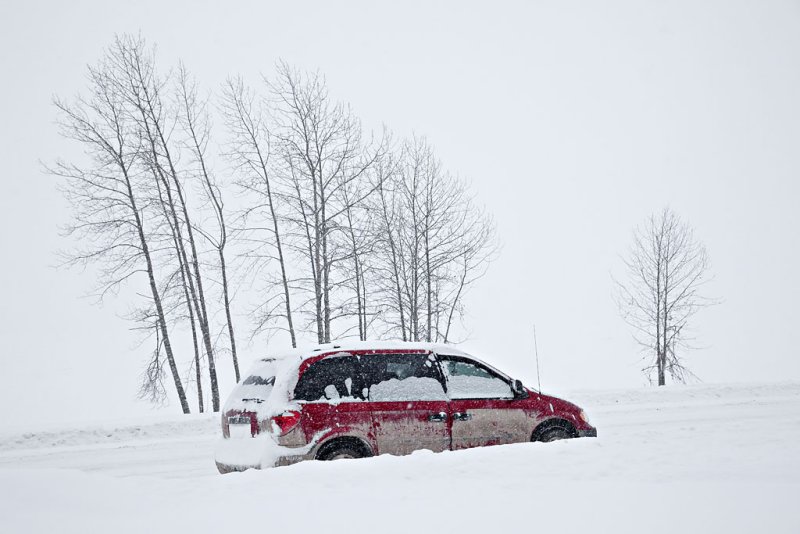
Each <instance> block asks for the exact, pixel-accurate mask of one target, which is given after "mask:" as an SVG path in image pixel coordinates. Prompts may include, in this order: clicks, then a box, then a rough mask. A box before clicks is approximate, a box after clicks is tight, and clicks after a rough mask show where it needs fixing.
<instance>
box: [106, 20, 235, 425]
mask: <svg viewBox="0 0 800 534" xmlns="http://www.w3.org/2000/svg"><path fill="white" fill-rule="evenodd" d="M109 58H110V59H111V62H112V64H113V68H112V70H111V72H112V73H113V76H112V79H113V80H114V82H115V83H116V85H117V87H118V90H119V91H120V93H121V94H122V95H123V96H124V97H125V98H126V100H127V103H128V106H129V107H130V109H131V112H130V115H131V117H132V118H133V120H134V121H135V122H136V125H137V127H138V131H139V135H141V137H142V138H143V140H144V143H143V145H144V149H145V152H144V154H145V157H146V159H147V165H148V166H149V168H150V170H151V173H152V176H153V179H154V181H155V182H158V184H159V185H158V187H161V188H162V191H163V194H164V199H165V200H166V202H165V206H166V208H167V213H168V217H169V218H171V225H172V229H173V231H174V232H175V234H176V239H175V243H176V246H177V249H178V253H179V255H180V256H181V261H182V262H183V264H184V266H185V268H186V269H187V271H186V274H187V276H186V281H187V282H188V286H189V287H188V290H189V294H190V296H191V300H192V303H193V305H194V308H195V309H194V313H195V316H196V317H197V321H198V324H199V326H200V332H201V338H202V340H203V345H204V348H205V352H206V362H207V365H208V372H209V380H210V385H211V404H212V409H213V411H215V412H216V411H219V404H220V401H219V385H218V382H217V372H216V363H215V355H214V348H213V344H212V342H211V328H210V326H209V314H208V308H207V305H206V297H205V290H204V286H203V276H202V272H201V268H200V265H201V262H200V258H199V253H198V247H197V241H196V240H195V237H194V226H193V224H192V218H191V217H190V214H189V208H188V204H187V196H186V193H185V191H184V187H183V184H182V183H181V179H180V176H179V172H178V168H177V166H178V161H177V156H176V154H174V150H175V147H174V144H173V142H172V141H171V139H170V133H171V125H172V124H174V122H175V121H176V120H177V119H176V113H175V112H174V111H173V110H171V109H169V106H168V105H165V101H164V99H163V97H162V93H163V91H164V88H165V87H166V85H167V80H165V79H163V78H161V77H160V76H159V74H158V72H157V71H156V66H155V57H154V52H153V51H152V50H151V49H148V48H147V46H146V44H145V42H144V41H143V40H142V39H141V38H136V37H132V36H127V35H123V36H119V37H117V38H116V40H115V43H114V46H113V47H112V48H111V50H110V53H109ZM154 185H155V184H154Z"/></svg>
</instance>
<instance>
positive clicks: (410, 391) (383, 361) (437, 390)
mask: <svg viewBox="0 0 800 534" xmlns="http://www.w3.org/2000/svg"><path fill="white" fill-rule="evenodd" d="M361 366H362V370H363V372H364V380H365V386H366V388H367V389H368V394H369V400H370V401H373V402H391V401H434V400H437V401H438V400H446V399H447V395H446V394H445V391H444V381H443V377H442V375H441V371H440V370H439V367H438V365H437V364H436V359H435V358H434V356H433V355H429V354H371V355H367V356H363V357H362V358H361Z"/></svg>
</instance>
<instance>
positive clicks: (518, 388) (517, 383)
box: [511, 380, 528, 399]
mask: <svg viewBox="0 0 800 534" xmlns="http://www.w3.org/2000/svg"><path fill="white" fill-rule="evenodd" d="M511 391H513V392H514V398H515V399H527V398H528V390H526V389H525V386H523V385H522V380H514V381H513V382H511Z"/></svg>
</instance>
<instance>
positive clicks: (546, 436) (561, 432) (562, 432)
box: [536, 426, 572, 443]
mask: <svg viewBox="0 0 800 534" xmlns="http://www.w3.org/2000/svg"><path fill="white" fill-rule="evenodd" d="M571 437H572V435H571V434H570V433H569V432H568V431H567V430H566V429H564V428H561V427H560V426H554V427H552V428H548V429H547V430H545V431H544V432H542V434H541V435H540V436H539V439H537V440H536V441H543V442H545V443H548V442H550V441H558V440H560V439H569V438H571Z"/></svg>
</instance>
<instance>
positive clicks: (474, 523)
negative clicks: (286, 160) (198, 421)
mask: <svg viewBox="0 0 800 534" xmlns="http://www.w3.org/2000/svg"><path fill="white" fill-rule="evenodd" d="M546 392H547V393H550V392H548V391H546ZM566 397H567V398H569V399H570V400H575V401H576V402H578V403H579V404H581V405H582V407H584V408H585V409H586V411H587V412H588V413H589V416H590V418H591V419H592V420H593V422H594V423H595V424H596V425H597V426H598V428H599V431H600V437H599V438H597V439H580V440H570V441H563V442H555V443H548V444H543V443H525V444H516V445H506V446H499V447H486V448H482V449H472V450H467V451H459V452H445V453H441V454H433V453H429V452H419V453H415V454H413V455H411V456H407V457H392V456H381V457H378V458H370V459H365V460H354V461H340V462H305V463H301V464H298V465H295V466H290V467H281V468H276V469H269V470H264V471H247V472H244V473H235V474H230V475H225V476H222V475H217V474H216V469H215V467H214V465H213V461H212V454H213V449H214V443H215V441H216V440H217V439H218V437H219V430H218V429H216V428H214V429H213V432H212V433H210V434H209V435H207V436H198V435H197V434H195V432H196V430H197V429H196V428H195V427H193V426H192V425H191V424H187V426H186V427H173V428H174V430H175V432H177V434H176V435H173V436H171V437H167V436H165V435H164V434H163V430H164V427H163V426H158V427H157V428H159V431H158V432H159V433H160V434H159V435H161V436H162V437H161V438H160V441H159V440H158V439H155V435H156V433H155V432H154V431H151V430H146V432H147V436H148V437H146V438H142V437H139V436H136V435H135V434H134V433H129V434H128V436H129V439H128V441H120V442H114V443H113V444H108V443H100V444H98V445H95V446H92V445H88V444H87V445H85V446H84V447H83V448H81V449H78V448H70V447H63V446H52V447H50V448H49V449H47V454H38V452H40V451H39V450H38V449H37V450H33V451H27V450H22V449H14V450H6V451H5V452H3V453H2V454H0V494H1V495H2V496H3V498H2V499H0V531H2V532H14V533H18V532H21V533H28V532H30V533H40V532H41V533H44V532H60V533H72V532H75V533H78V532H80V533H84V532H114V533H117V534H118V533H128V532H137V533H139V532H154V533H161V532H164V533H167V532H169V533H170V534H174V532H193V533H195V534H204V533H219V532H250V531H255V530H270V531H276V532H280V531H281V530H283V529H285V530H286V531H292V532H294V531H297V530H298V529H300V530H303V531H306V530H307V531H309V532H318V531H322V532H325V531H328V530H330V529H334V528H339V526H341V525H342V524H344V525H345V526H346V528H349V529H352V530H364V531H373V532H381V533H394V532H398V533H400V532H403V533H405V532H426V533H427V532H435V533H449V532H458V533H459V534H466V533H472V532H475V533H486V532H494V531H497V530H501V529H502V530H506V529H524V530H531V531H534V532H535V531H556V532H586V531H587V530H588V531H596V532H614V533H615V534H616V533H619V534H625V533H637V534H638V533H641V532H648V533H662V532H663V533H670V534H674V533H676V532H680V533H681V534H684V533H695V532H696V533H708V532H726V534H733V533H740V532H741V533H745V532H748V533H749V532H771V533H797V532H800V514H798V513H797V512H796V500H797V498H796V496H797V495H798V494H800V455H798V454H797V443H798V441H799V440H800V384H798V383H787V384H777V385H758V386H746V385H738V386H737V385H732V386H705V385H704V386H691V387H680V388H676V387H669V388H662V389H640V390H619V391H605V392H604V391H600V392H577V393H576V394H575V395H574V396H573V395H566ZM125 428H128V427H125ZM73 430H74V432H76V433H78V434H80V432H81V431H80V430H79V429H73ZM184 432H185V433H184ZM34 441H35V440H34ZM21 467H22V469H21ZM65 467H69V469H64V468H65ZM34 468H35V469H34ZM174 477H184V478H174Z"/></svg>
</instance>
